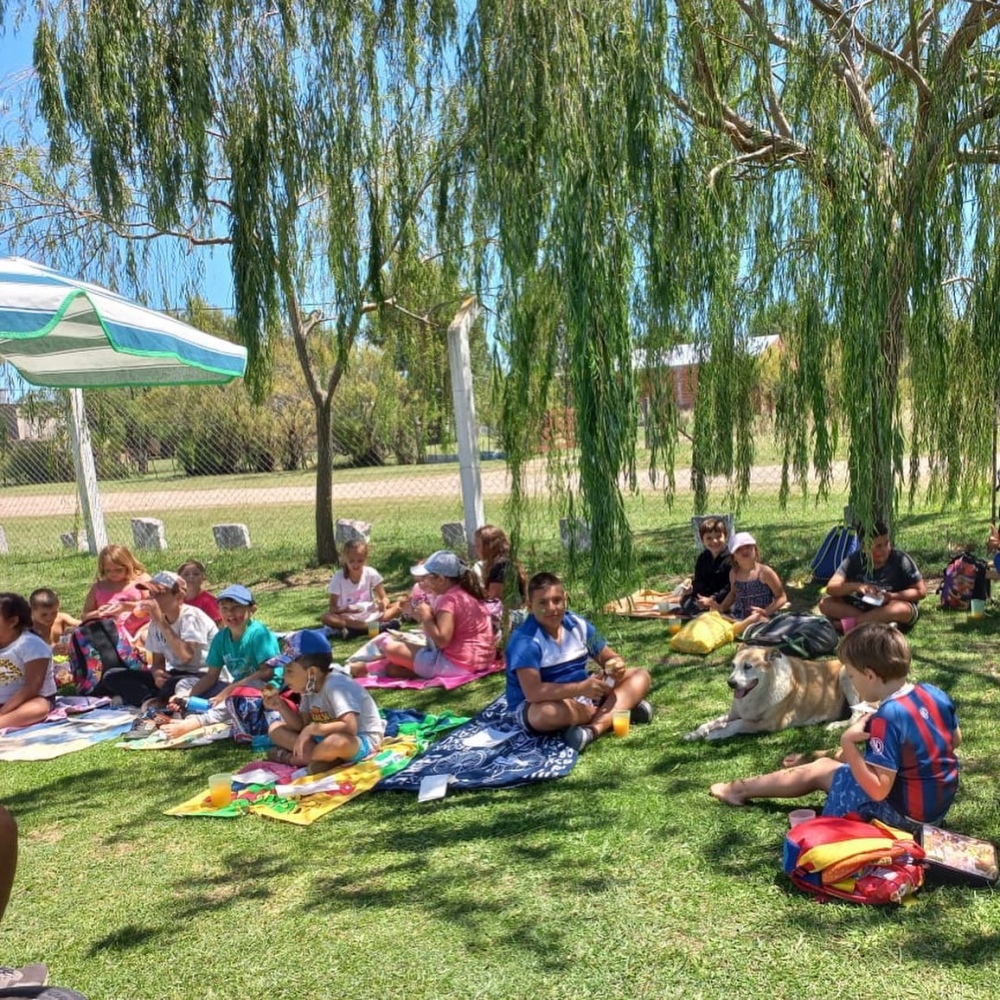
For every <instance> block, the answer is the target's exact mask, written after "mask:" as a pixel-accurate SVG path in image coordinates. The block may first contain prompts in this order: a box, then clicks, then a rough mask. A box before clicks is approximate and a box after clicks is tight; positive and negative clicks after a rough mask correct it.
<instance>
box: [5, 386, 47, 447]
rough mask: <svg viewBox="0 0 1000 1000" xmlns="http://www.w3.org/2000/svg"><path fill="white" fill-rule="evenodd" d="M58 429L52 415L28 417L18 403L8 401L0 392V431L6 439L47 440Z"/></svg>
mask: <svg viewBox="0 0 1000 1000" xmlns="http://www.w3.org/2000/svg"><path fill="white" fill-rule="evenodd" d="M58 431H59V422H58V421H57V420H56V419H54V418H53V417H51V416H49V417H38V416H35V417H30V416H28V414H27V412H26V409H25V407H24V406H22V405H21V404H20V403H9V402H7V401H6V398H5V394H3V393H0V433H2V434H3V435H4V436H5V438H6V440H8V441H48V440H51V439H52V438H54V437H55V436H56V434H57V433H58Z"/></svg>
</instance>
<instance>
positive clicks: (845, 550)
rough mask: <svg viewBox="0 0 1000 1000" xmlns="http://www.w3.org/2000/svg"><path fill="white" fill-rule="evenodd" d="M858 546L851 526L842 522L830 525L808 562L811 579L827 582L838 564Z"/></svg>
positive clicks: (858, 543)
mask: <svg viewBox="0 0 1000 1000" xmlns="http://www.w3.org/2000/svg"><path fill="white" fill-rule="evenodd" d="M860 547H861V544H860V542H858V536H857V533H856V532H855V531H854V529H853V528H845V527H844V525H842V524H838V525H835V526H834V527H832V528H831V529H830V530H829V531H828V532H827V533H826V538H824V539H823V544H822V545H821V546H820V547H819V551H818V552H817V553H816V555H814V556H813V558H812V562H811V563H810V564H809V565H810V567H811V568H812V572H813V579H814V580H816V581H817V582H818V583H827V582H828V581H829V579H830V577H831V576H833V574H834V573H836V572H837V568H838V567H839V566H840V564H841V563H842V562H843V561H844V560H845V559H846V558H847V557H848V556H849V555H852V554H853V553H855V552H857V551H858V549H859V548H860Z"/></svg>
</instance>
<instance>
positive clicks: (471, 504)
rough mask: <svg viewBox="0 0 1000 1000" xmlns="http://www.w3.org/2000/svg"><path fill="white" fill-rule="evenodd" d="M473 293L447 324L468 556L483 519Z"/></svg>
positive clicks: (449, 365)
mask: <svg viewBox="0 0 1000 1000" xmlns="http://www.w3.org/2000/svg"><path fill="white" fill-rule="evenodd" d="M476 312H477V307H476V299H475V296H470V297H469V298H467V299H466V300H465V301H464V302H463V303H462V305H461V306H460V307H459V310H458V312H457V313H455V318H454V319H453V320H452V321H451V323H450V324H449V326H448V367H449V368H450V369H451V394H452V399H453V401H454V404H455V436H456V437H457V438H458V471H459V476H460V477H461V481H462V509H463V512H464V515H465V537H466V539H467V541H468V547H469V551H468V553H467V555H470V556H471V555H472V554H473V553H472V548H473V545H474V542H473V536H474V535H475V533H476V529H477V528H479V527H481V526H482V524H483V521H484V520H485V515H484V513H483V482H482V475H481V473H480V468H479V425H478V423H477V422H476V398H475V393H474V392H473V388H472V361H471V358H470V356H469V327H470V326H472V323H473V321H474V320H475V318H476Z"/></svg>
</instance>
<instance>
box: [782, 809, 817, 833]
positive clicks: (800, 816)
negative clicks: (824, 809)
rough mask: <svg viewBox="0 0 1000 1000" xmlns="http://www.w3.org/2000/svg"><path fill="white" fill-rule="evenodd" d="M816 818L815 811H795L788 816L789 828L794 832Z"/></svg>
mask: <svg viewBox="0 0 1000 1000" xmlns="http://www.w3.org/2000/svg"><path fill="white" fill-rule="evenodd" d="M815 818H816V810H815V809H793V810H792V811H791V812H790V813H789V814H788V828H789V829H790V830H794V829H795V828H796V827H797V826H798V825H799V824H800V823H806V822H808V821H809V820H811V819H815Z"/></svg>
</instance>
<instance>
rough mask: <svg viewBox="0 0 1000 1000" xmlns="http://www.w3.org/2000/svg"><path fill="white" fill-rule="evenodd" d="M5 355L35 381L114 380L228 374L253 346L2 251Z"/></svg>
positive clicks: (241, 366) (79, 383)
mask: <svg viewBox="0 0 1000 1000" xmlns="http://www.w3.org/2000/svg"><path fill="white" fill-rule="evenodd" d="M0 360H3V361H9V362H10V363H11V364H12V365H14V367H15V368H17V370H18V371H19V372H20V373H21V375H22V377H23V378H24V379H25V380H26V381H28V382H31V383H32V384H33V385H43V386H54V387H57V388H82V389H90V388H107V387H111V386H123V385H173V384H176V383H190V382H229V381H231V380H232V379H234V378H240V377H242V375H243V372H244V370H245V368H246V360H247V357H246V349H245V348H243V347H238V346H237V345H236V344H230V343H228V342H226V341H225V340H220V339H219V338H218V337H211V336H209V335H208V334H207V333H202V332H201V331H200V330H196V329H195V328H194V327H193V326H188V325H187V324H186V323H182V322H181V321H180V320H176V319H174V318H173V317H172V316H167V315H166V314H165V313H160V312H156V311H154V310H152V309H146V308H145V307H144V306H140V305H136V304H135V303H134V302H130V301H129V300H128V299H125V298H122V296H120V295H117V294H116V293H115V292H110V291H108V290H107V289H106V288H102V287H101V286H100V285H91V284H89V283H87V282H86V281H77V280H75V279H74V278H67V277H65V276H64V275H62V274H59V273H58V272H57V271H53V270H51V269H50V268H47V267H43V266H42V265H40V264H35V263H33V262H32V261H30V260H24V259H23V258H21V257H6V258H0Z"/></svg>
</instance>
